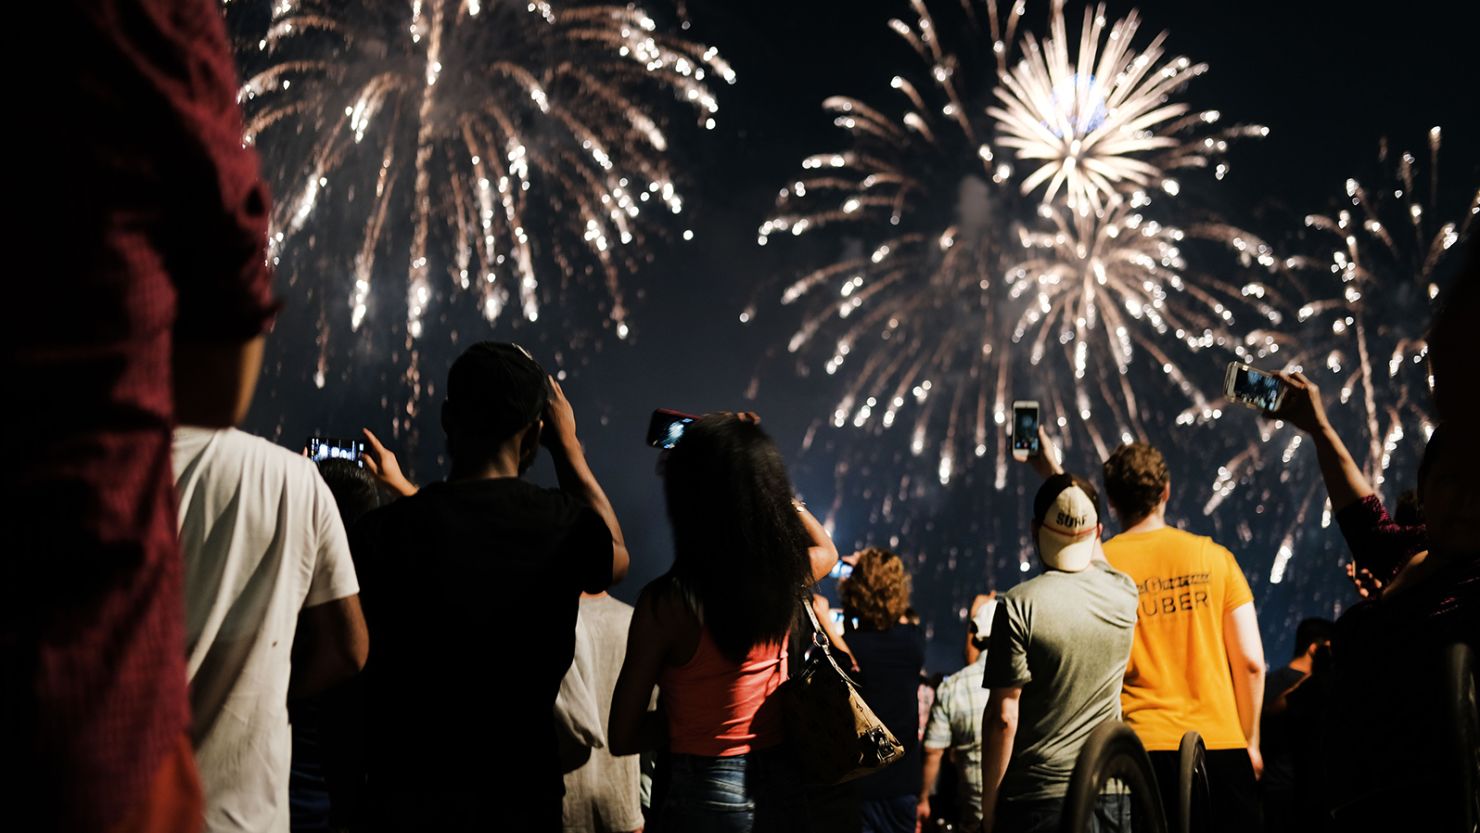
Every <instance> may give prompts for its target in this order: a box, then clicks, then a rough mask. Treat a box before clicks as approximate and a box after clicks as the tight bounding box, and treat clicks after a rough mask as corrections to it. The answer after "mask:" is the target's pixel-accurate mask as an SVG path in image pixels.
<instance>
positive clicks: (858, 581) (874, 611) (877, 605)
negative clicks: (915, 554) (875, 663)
mask: <svg viewBox="0 0 1480 833" xmlns="http://www.w3.org/2000/svg"><path fill="white" fill-rule="evenodd" d="M838 593H839V595H840V596H841V597H842V602H843V610H844V611H845V612H847V614H848V615H850V616H856V617H858V621H859V623H860V624H862V625H863V626H864V627H866V628H870V629H872V630H879V631H884V630H888V629H890V628H892V627H894V626H895V625H896V624H898V623H899V617H901V616H903V615H904V613H905V611H906V610H908V609H909V606H910V574H909V571H908V570H906V569H905V566H904V559H903V558H900V557H899V555H898V554H897V553H892V552H890V551H888V550H881V549H877V548H875V547H869V548H868V549H864V550H860V551H859V553H858V563H857V564H855V565H853V574H852V575H851V576H849V577H848V578H847V579H845V580H844V581H843V582H842V585H841V586H840V587H839V588H838Z"/></svg>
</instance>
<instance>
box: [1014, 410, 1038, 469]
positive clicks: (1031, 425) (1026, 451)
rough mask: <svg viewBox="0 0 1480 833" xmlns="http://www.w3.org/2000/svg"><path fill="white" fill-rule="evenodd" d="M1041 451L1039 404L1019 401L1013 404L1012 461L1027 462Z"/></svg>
mask: <svg viewBox="0 0 1480 833" xmlns="http://www.w3.org/2000/svg"><path fill="white" fill-rule="evenodd" d="M1039 451H1042V449H1041V448H1040V447H1039V443H1038V403H1037V402H1032V401H1028V400H1018V401H1017V402H1014V403H1012V459H1014V460H1018V461H1022V460H1026V459H1028V458H1029V457H1036V456H1038V452H1039Z"/></svg>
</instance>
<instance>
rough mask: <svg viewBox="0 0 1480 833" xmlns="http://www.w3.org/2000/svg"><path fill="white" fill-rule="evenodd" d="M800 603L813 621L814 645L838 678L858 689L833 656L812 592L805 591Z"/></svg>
mask: <svg viewBox="0 0 1480 833" xmlns="http://www.w3.org/2000/svg"><path fill="white" fill-rule="evenodd" d="M798 601H800V602H801V605H802V607H803V608H805V609H806V611H807V618H808V619H811V620H812V644H813V645H815V646H817V648H818V649H819V650H821V651H822V655H823V656H824V657H826V658H827V662H828V664H829V665H831V666H832V667H833V670H834V671H837V672H838V676H840V677H842V678H843V680H844V681H845V682H847V683H848V685H849V686H851V687H854V688H857V687H858V684H857V683H855V682H853V678H852V677H850V676H848V672H846V671H844V670H843V667H842V666H841V665H838V660H837V658H836V657H834V656H833V653H832V640H830V639H828V638H827V631H825V630H823V629H822V623H821V622H820V621H818V620H817V611H815V610H813V609H812V594H811V592H809V591H804V595H803V597H802V598H801V599H799V600H798Z"/></svg>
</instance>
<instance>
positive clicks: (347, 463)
mask: <svg viewBox="0 0 1480 833" xmlns="http://www.w3.org/2000/svg"><path fill="white" fill-rule="evenodd" d="M319 475H320V476H322V477H323V478H324V484H325V485H327V486H328V487H329V491H330V493H332V494H333V495H334V503H335V505H336V506H338V507H339V518H340V520H342V521H344V528H345V529H348V528H350V527H351V526H354V523H355V521H357V520H359V519H360V516H361V515H363V514H365V513H366V512H369V511H370V510H371V509H374V508H376V507H377V506H379V505H380V487H379V486H378V485H377V484H376V483H375V478H374V477H372V476H371V474H370V472H369V471H367V470H366V469H364V468H361V467H360V465H359V463H356V462H354V461H352V460H339V459H333V458H330V459H327V460H320V461H319Z"/></svg>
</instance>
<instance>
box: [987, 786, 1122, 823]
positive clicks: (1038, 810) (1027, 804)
mask: <svg viewBox="0 0 1480 833" xmlns="http://www.w3.org/2000/svg"><path fill="white" fill-rule="evenodd" d="M1063 811H1064V799H1062V798H1044V799H1040V800H1038V801H999V802H998V803H997V819H996V824H995V825H994V827H993V830H995V831H996V833H1058V831H1059V816H1061V815H1063ZM1090 829H1091V830H1093V831H1094V833H1130V831H1131V797H1130V796H1129V795H1125V794H1112V795H1101V796H1100V800H1099V801H1098V802H1097V803H1096V806H1095V814H1094V817H1093V823H1092V824H1091V825H1090Z"/></svg>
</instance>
